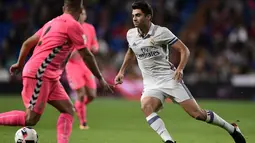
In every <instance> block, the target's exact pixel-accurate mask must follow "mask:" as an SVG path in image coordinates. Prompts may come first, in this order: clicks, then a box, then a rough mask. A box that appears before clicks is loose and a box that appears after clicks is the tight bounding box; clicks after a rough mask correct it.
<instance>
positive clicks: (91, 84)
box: [84, 71, 97, 90]
mask: <svg viewBox="0 0 255 143" xmlns="http://www.w3.org/2000/svg"><path fill="white" fill-rule="evenodd" d="M84 80H85V86H86V87H87V88H88V89H94V90H95V89H96V88H97V84H96V79H95V76H94V75H93V74H92V73H91V72H90V71H87V72H85V73H84Z"/></svg>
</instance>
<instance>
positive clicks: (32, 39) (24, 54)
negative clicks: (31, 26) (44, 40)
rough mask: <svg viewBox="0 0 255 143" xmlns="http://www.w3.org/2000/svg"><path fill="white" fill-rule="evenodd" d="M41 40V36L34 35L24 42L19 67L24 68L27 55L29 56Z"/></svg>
mask: <svg viewBox="0 0 255 143" xmlns="http://www.w3.org/2000/svg"><path fill="white" fill-rule="evenodd" d="M39 39H40V37H39V36H37V35H33V36H31V37H29V38H28V39H27V40H26V41H25V42H23V44H22V47H21V49H20V54H19V58H18V62H17V63H18V64H19V65H21V66H23V65H24V64H25V59H26V57H27V55H28V54H29V52H30V50H31V49H32V48H33V47H34V46H35V45H36V44H37V43H38V41H39Z"/></svg>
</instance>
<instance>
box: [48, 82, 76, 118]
mask: <svg viewBox="0 0 255 143" xmlns="http://www.w3.org/2000/svg"><path fill="white" fill-rule="evenodd" d="M51 91H52V93H51V94H50V96H49V99H48V103H49V104H50V105H52V106H53V107H55V108H56V109H58V110H59V111H60V112H61V113H69V114H72V112H73V104H72V102H71V100H70V98H69V97H68V95H67V93H66V92H65V89H64V87H63V86H62V84H61V83H60V81H56V82H55V83H54V84H53V86H52V89H51Z"/></svg>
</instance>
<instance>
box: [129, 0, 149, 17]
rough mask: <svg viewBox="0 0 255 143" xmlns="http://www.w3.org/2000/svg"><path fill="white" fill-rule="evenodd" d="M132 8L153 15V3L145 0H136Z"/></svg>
mask: <svg viewBox="0 0 255 143" xmlns="http://www.w3.org/2000/svg"><path fill="white" fill-rule="evenodd" d="M132 9H140V10H141V11H142V12H143V13H144V14H145V15H151V17H153V10H152V8H151V5H150V4H148V3H147V2H145V1H135V2H134V3H133V4H132Z"/></svg>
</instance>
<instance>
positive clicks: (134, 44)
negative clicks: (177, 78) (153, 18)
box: [127, 23, 178, 89]
mask: <svg viewBox="0 0 255 143" xmlns="http://www.w3.org/2000/svg"><path fill="white" fill-rule="evenodd" d="M177 40H178V38H177V37H176V36H175V35H174V34H173V33H172V32H171V31H170V30H169V29H167V28H166V27H161V26H158V25H154V24H153V23H151V26H150V29H149V32H148V34H147V35H146V36H145V37H142V36H141V34H140V33H139V31H138V29H137V28H132V29H130V30H129V31H128V32H127V41H128V44H129V48H131V49H132V50H133V52H134V53H135V55H136V58H137V61H138V66H139V68H140V70H141V72H142V76H143V83H144V88H146V89H153V88H159V87H163V86H164V84H165V83H166V82H168V81H170V80H172V79H173V73H174V66H173V64H172V63H170V62H169V46H170V45H172V44H173V43H175V42H176V41H177Z"/></svg>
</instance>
